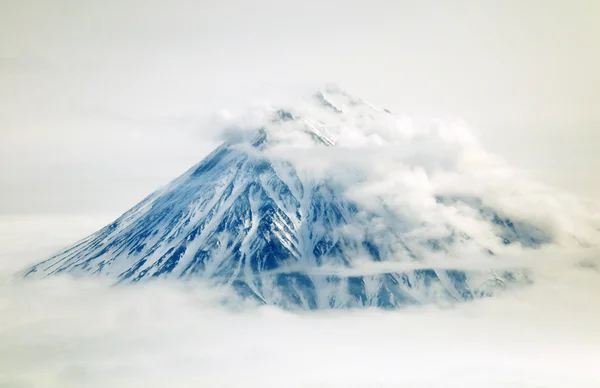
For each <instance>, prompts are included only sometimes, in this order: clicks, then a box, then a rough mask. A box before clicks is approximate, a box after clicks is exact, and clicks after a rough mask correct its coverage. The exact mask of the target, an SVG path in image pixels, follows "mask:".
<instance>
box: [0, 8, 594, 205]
mask: <svg viewBox="0 0 600 388" xmlns="http://www.w3.org/2000/svg"><path fill="white" fill-rule="evenodd" d="M598 20H600V2H598V1H596V0H590V1H587V0H575V1H569V2H567V1H556V0H545V1H541V0H540V1H537V0H529V1H527V0H525V1H447V2H442V1H381V0H373V1H369V2H366V1H361V2H359V1H348V0H346V1H323V0H322V1H313V0H309V1H302V2H297V1H294V2H291V1H241V0H237V1H231V0H229V1H181V0H171V1H159V0H151V1H134V0H124V1H112V0H109V1H102V2H98V1H95V2H91V1H58V0H55V1H44V0H13V1H10V0H0V163H1V164H2V169H1V170H0V213H39V212H45V213H48V212H53V213H61V212H88V213H91V212H110V213H118V212H120V211H122V210H125V209H126V208H128V207H129V206H131V205H133V204H135V203H136V202H137V201H138V200H139V199H141V198H142V197H144V196H145V195H146V194H148V193H149V192H150V191H152V190H153V189H155V188H156V187H157V186H159V185H161V184H163V183H166V182H168V181H169V180H170V179H171V178H173V177H174V176H176V175H178V174H179V173H180V172H182V171H184V170H185V169H186V168H187V167H189V166H190V165H192V164H194V163H195V162H197V161H198V160H199V159H201V158H202V157H203V156H204V155H205V154H206V153H207V152H208V151H210V150H211V149H212V148H213V147H214V146H215V145H216V141H217V140H216V136H215V134H216V132H217V131H218V129H217V128H214V127H211V126H210V125H207V124H206V123H207V121H209V120H207V118H210V114H211V113H212V112H214V111H215V110H218V109H221V108H225V107H227V108H230V109H231V108H233V109H235V108H239V107H242V106H244V104H245V103H247V102H249V101H252V100H254V99H257V98H265V97H268V95H269V93H270V92H269V91H273V90H278V89H279V90H282V89H287V88H290V87H292V86H294V85H300V84H304V83H310V84H319V83H321V82H336V83H338V84H340V85H341V86H342V87H343V88H345V89H346V90H349V91H350V92H351V93H353V94H355V95H358V96H360V97H363V98H365V99H367V100H369V101H371V102H373V103H374V104H376V105H380V106H383V107H386V108H388V109H391V110H393V111H396V112H405V113H407V114H409V115H411V116H415V117H430V116H433V117H462V118H464V119H465V120H466V121H467V122H468V123H470V124H471V125H472V126H473V127H474V128H475V130H476V131H479V133H480V135H481V136H482V138H483V140H484V142H485V143H486V145H487V147H488V149H490V150H492V151H494V152H498V153H500V154H501V155H502V156H503V157H505V158H506V159H507V160H509V161H510V162H511V163H513V164H515V165H516V166H518V167H521V168H524V169H527V170H531V171H532V173H533V174H534V175H535V176H538V177H540V178H541V179H543V180H544V181H546V182H548V183H551V184H555V185H558V186H560V187H562V188H565V189H568V190H571V191H573V192H575V193H577V194H579V195H582V196H590V197H598V196H599V195H600V178H599V175H598V173H597V172H598V171H599V167H600V157H599V156H598V152H597V150H598V149H600V109H599V107H600V50H598V47H600V24H598ZM275 102H276V101H275Z"/></svg>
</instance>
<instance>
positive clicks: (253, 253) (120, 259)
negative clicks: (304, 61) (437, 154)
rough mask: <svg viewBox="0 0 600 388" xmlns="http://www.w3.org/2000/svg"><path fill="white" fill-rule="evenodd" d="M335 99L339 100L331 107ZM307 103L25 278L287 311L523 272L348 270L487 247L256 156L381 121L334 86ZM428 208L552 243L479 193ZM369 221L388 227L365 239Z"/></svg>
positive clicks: (439, 292)
mask: <svg viewBox="0 0 600 388" xmlns="http://www.w3.org/2000/svg"><path fill="white" fill-rule="evenodd" d="M335 98H338V99H340V100H342V101H344V102H345V104H337V105H336V104H335V102H333V101H332V100H334V99H335ZM311 101H312V102H311V103H312V104H314V107H313V109H312V111H311V112H312V113H314V117H308V116H306V115H298V114H294V113H291V112H288V111H286V110H281V109H279V110H274V111H273V113H272V114H271V116H270V121H269V122H267V123H265V126H264V127H262V128H259V129H257V130H256V132H255V136H254V137H252V138H251V140H249V141H240V142H237V143H236V142H226V143H225V144H223V145H221V146H220V147H218V148H217V149H216V150H215V151H214V152H213V153H211V154H210V155H209V156H207V157H206V158H205V159H204V160H203V161H202V162H200V163H199V164H197V165H196V166H194V167H192V168H191V169H190V170H188V171H187V172H186V173H185V174H183V175H182V176H180V177H179V178H177V179H175V180H174V181H173V182H171V183H170V184H169V185H168V186H166V187H165V188H163V189H161V190H159V191H157V192H155V193H153V194H151V195H150V196H148V197H147V198H145V199H144V200H143V201H142V202H140V203H139V204H138V205H136V206H135V207H133V208H132V209H131V210H129V211H128V212H126V213H125V214H123V215H122V216H121V217H120V218H118V219H117V220H116V221H114V222H113V223H111V224H110V225H108V226H106V227H105V228H103V229H101V230H100V231H98V232H96V233H94V234H93V235H91V236H89V237H87V238H85V239H84V240H82V241H80V242H78V243H76V244H75V245H73V246H71V247H69V248H67V249H65V250H64V251H63V252H61V253H59V254H57V255H55V256H53V257H52V258H50V259H48V260H46V261H44V262H41V263H39V264H37V265H35V266H33V267H32V268H30V269H28V270H27V271H26V273H25V275H24V276H26V277H35V276H42V277H44V276H48V275H55V274H61V273H69V274H72V275H76V276H83V275H96V276H106V277H109V278H111V279H114V280H115V282H117V283H135V282H141V281H148V280H150V279H155V278H168V279H182V280H191V279H197V278H201V279H204V280H206V281H209V282H211V283H214V284H219V285H225V286H229V287H231V288H232V289H233V290H235V291H236V292H237V294H239V295H240V296H242V297H245V298H251V299H254V300H256V301H257V302H259V303H266V304H274V305H279V306H282V307H285V308H290V309H295V308H301V309H323V308H355V307H366V306H377V307H381V308H396V307H400V306H404V305H407V304H421V303H430V302H454V301H460V300H469V299H472V298H478V297H482V296H487V295H490V294H492V293H493V292H494V290H496V289H497V288H502V287H503V286H504V285H505V284H507V283H510V282H522V281H526V278H527V277H526V275H525V274H524V273H523V272H521V271H499V272H494V271H483V270H482V271H461V270H453V269H439V268H427V267H423V268H417V269H411V270H406V271H399V272H392V271H387V272H380V273H369V274H356V273H349V272H347V271H346V270H352V269H353V268H356V264H357V263H361V262H364V261H368V262H372V263H375V264H377V263H389V262H393V263H398V262H407V263H419V262H421V261H422V259H423V258H424V257H425V256H426V255H428V254H436V253H444V252H455V251H457V250H458V251H460V249H461V247H470V249H475V250H477V251H479V252H483V254H485V255H488V256H490V257H491V256H493V255H494V252H492V251H491V250H490V249H489V248H488V247H486V246H484V245H483V244H480V243H479V242H478V241H474V239H473V238H471V237H470V236H469V235H467V234H465V233H464V232H462V231H461V230H458V229H456V228H454V229H453V230H452V232H451V233H450V234H449V235H447V236H444V237H441V238H435V239H432V238H426V239H420V238H418V237H415V236H413V235H411V234H410V233H408V231H406V232H404V231H403V229H402V228H398V227H397V225H395V223H401V222H402V220H401V219H399V218H397V217H396V218H394V216H393V215H385V214H381V213H379V214H378V213H377V212H374V211H372V210H365V209H362V208H361V205H360V204H359V203H356V202H355V201H353V200H351V199H350V198H348V197H347V196H346V195H345V194H344V192H343V190H340V189H339V187H338V185H337V184H336V180H335V177H333V176H330V177H320V178H310V177H306V176H303V175H302V174H300V173H299V172H298V171H297V169H296V167H295V166H294V164H293V162H291V161H286V160H281V159H278V158H272V157H270V156H269V153H268V152H265V151H266V150H268V149H270V148H271V147H272V146H273V145H274V144H277V142H278V141H279V140H278V139H279V138H280V137H279V135H280V134H281V133H282V131H286V130H290V129H289V128H288V127H289V126H290V125H291V126H292V127H293V129H292V130H293V131H299V132H301V133H302V134H303V135H308V136H307V137H309V138H310V139H312V141H313V142H314V143H315V144H316V146H319V147H325V148H327V147H335V144H336V138H337V137H339V136H340V130H341V128H343V126H344V120H345V117H347V115H349V114H352V113H349V111H350V110H353V109H355V111H358V112H360V114H359V116H358V117H360V118H364V116H365V112H367V115H368V116H369V117H371V118H373V117H375V118H376V117H378V116H377V115H389V112H387V111H384V110H379V109H377V108H375V107H372V106H371V105H369V104H367V103H365V102H364V101H362V100H358V99H354V98H352V97H350V96H348V95H347V94H345V93H344V92H342V91H340V90H338V89H334V90H328V91H327V93H324V92H319V93H317V94H316V95H315V96H313V98H312V100H311ZM341 105H343V107H342V106H341ZM325 115H333V116H334V119H335V120H337V125H336V121H335V120H334V124H333V125H332V124H331V120H329V122H327V123H326V122H324V121H323V120H322V117H325ZM327 117H330V116H327ZM337 117H340V118H339V119H337ZM336 131H337V133H336ZM436 201H437V203H438V204H439V205H440V206H444V205H454V204H456V203H461V204H464V206H467V207H471V208H473V209H476V213H478V218H479V220H480V221H482V222H486V223H488V224H489V225H491V227H493V228H494V230H495V231H496V235H497V237H498V238H499V239H502V241H503V243H504V244H506V245H510V244H520V245H522V246H526V247H529V248H533V249H535V248H538V247H539V246H541V245H543V244H546V243H549V242H551V238H550V237H549V236H547V235H546V234H545V233H544V232H543V231H541V230H540V229H539V228H537V227H535V226H533V225H529V224H527V223H524V222H520V221H516V220H511V219H509V218H507V217H503V216H502V215H500V214H498V213H497V212H496V211H494V209H491V208H488V207H486V206H484V205H483V204H482V203H481V201H480V200H479V199H478V198H459V197H445V196H438V197H437V198H436ZM374 220H377V221H378V222H379V223H380V224H381V223H382V222H383V223H384V225H387V226H389V227H385V228H383V229H381V228H380V229H378V230H377V231H376V232H375V231H374V230H372V228H371V227H370V225H372V223H373V221H374ZM386 223H387V224H386ZM473 247H474V248H473Z"/></svg>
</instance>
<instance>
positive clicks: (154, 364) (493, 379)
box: [0, 217, 600, 388]
mask: <svg viewBox="0 0 600 388" xmlns="http://www.w3.org/2000/svg"><path fill="white" fill-rule="evenodd" d="M108 219H109V218H103V219H96V220H93V219H90V218H89V217H40V218H34V217H30V218H28V219H22V218H14V217H12V218H3V219H2V220H1V222H0V227H1V228H2V231H3V233H2V237H3V241H2V244H1V246H2V251H1V254H0V265H1V268H0V269H1V271H0V272H1V273H2V274H3V279H2V283H1V285H0V316H1V317H2V319H1V320H0V386H2V387H36V388H37V387H61V388H62V387H106V386H111V387H139V386H145V387H165V386H178V387H187V386H210V387H261V388H262V387H281V386H285V387H364V386H374V385H375V386H381V387H396V386H411V387H423V388H429V387H439V386H445V387H474V388H475V387H477V388H479V387H486V388H493V387H506V386H511V387H527V388H533V387H539V386H543V387H561V388H562V387H575V386H576V387H578V388H579V387H581V388H587V387H590V388H591V387H595V386H597V385H598V384H600V372H599V371H598V368H596V360H598V358H599V357H600V351H599V349H600V331H599V330H600V329H599V328H600V305H599V304H598V302H597V300H596V298H597V295H598V292H599V291H600V286H599V284H600V270H599V269H598V268H599V263H598V261H597V257H598V256H597V254H596V253H595V252H590V255H591V257H590V260H587V261H585V262H583V264H585V265H580V264H581V263H582V262H581V261H580V260H579V258H580V257H581V256H580V255H581V252H566V253H565V252H563V253H560V254H558V255H554V256H547V257H544V255H539V254H538V255H532V256H528V255H525V254H524V255H521V256H519V257H515V258H512V259H510V258H507V259H509V260H513V261H515V262H516V261H519V262H521V263H524V264H527V265H528V266H529V267H530V268H531V269H532V270H533V273H534V275H535V276H534V284H533V285H531V286H528V287H525V288H522V289H517V290H513V291H511V292H510V293H505V294H504V295H501V296H499V297H497V298H492V299H486V300H480V301H476V302H473V303H465V304H462V305H456V306H454V307H452V308H444V309H440V308H437V307H432V306H429V307H418V308H410V309H405V310H400V311H395V312H381V311H376V310H370V311H342V312H340V311H337V312H323V313H304V314H292V313H287V312H284V311H281V310H279V309H275V308H269V307H263V308H258V309H257V308H254V307H243V306H241V305H240V306H238V308H235V307H234V308H232V309H231V308H224V307H223V306H220V305H219V300H220V298H221V297H222V294H221V293H220V291H214V290H213V291H209V290H206V289H204V288H203V287H202V286H201V285H196V286H193V287H191V286H186V285H181V284H169V283H151V284H145V285H140V286H132V287H109V286H108V285H107V284H105V283H103V282H102V281H100V280H97V279H86V280H83V279H80V280H72V279H68V278H61V277H56V278H52V279H46V280H44V281H35V282H34V281H27V282H14V281H12V279H10V277H11V275H12V273H14V271H15V270H17V269H18V268H20V267H21V266H23V265H25V264H27V262H32V261H37V260H38V259H39V258H40V257H44V256H47V255H48V254H50V253H51V252H52V251H53V250H55V249H57V248H59V246H61V245H63V244H64V243H66V242H68V241H71V240H74V239H76V238H79V237H81V236H82V235H84V234H86V233H88V232H91V231H93V230H95V229H97V228H98V227H99V226H101V225H103V224H104V223H105V222H106V221H108ZM49 232H51V233H52V234H51V235H50V234H48V233H49ZM44 236H47V239H44ZM467 263H470V264H469V265H471V267H470V268H473V266H477V265H480V264H481V263H478V262H476V261H470V262H469V261H463V262H459V265H460V266H465V265H467Z"/></svg>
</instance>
